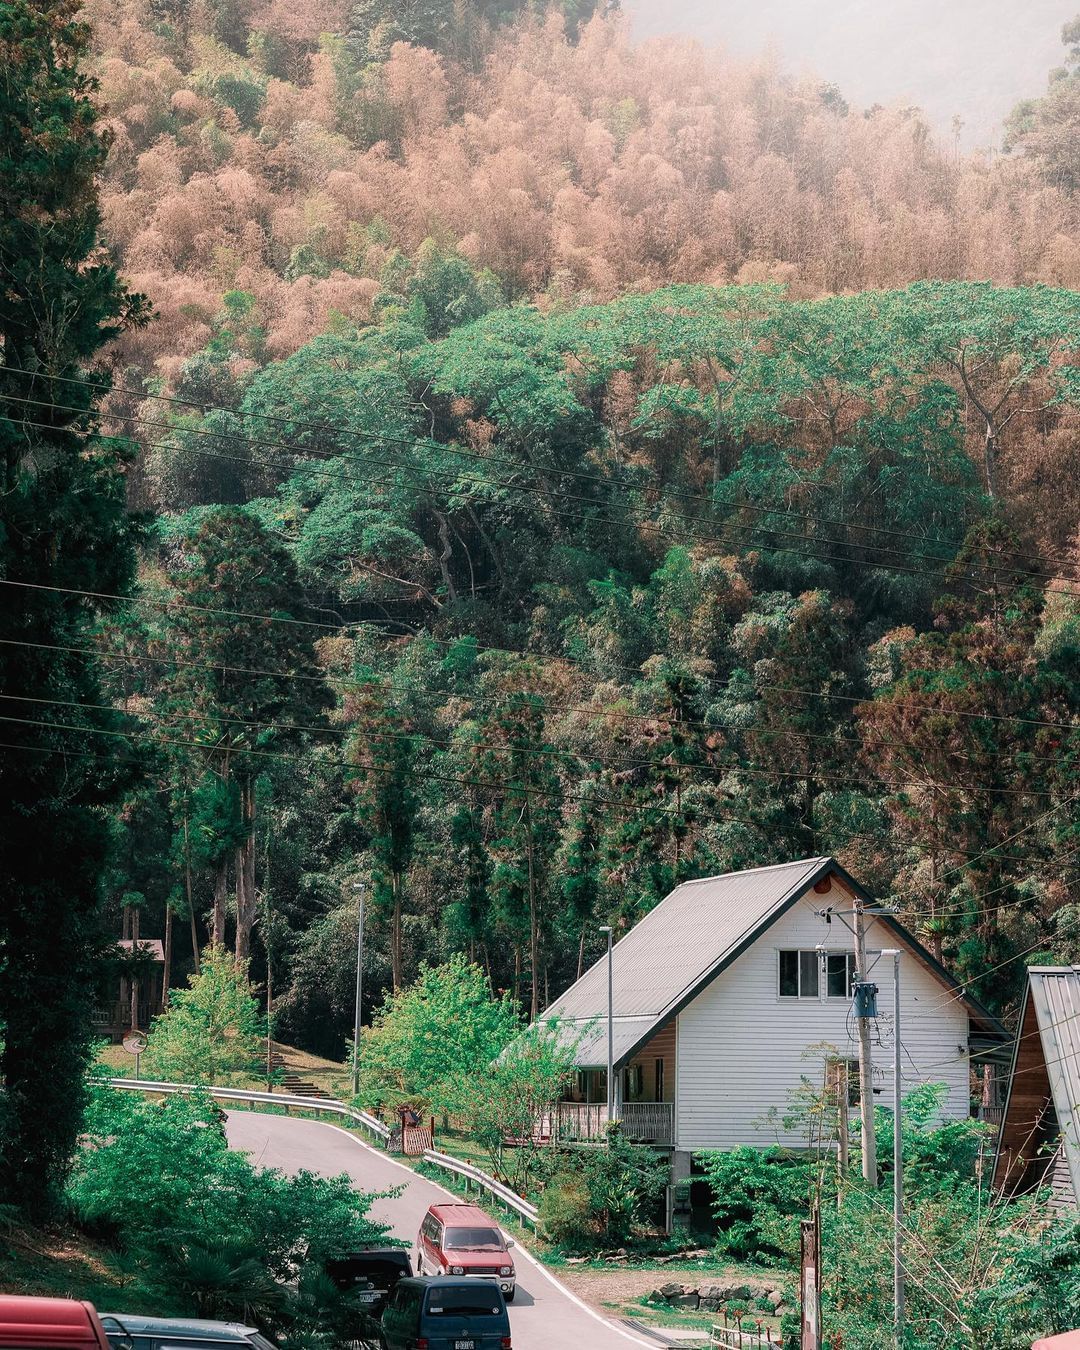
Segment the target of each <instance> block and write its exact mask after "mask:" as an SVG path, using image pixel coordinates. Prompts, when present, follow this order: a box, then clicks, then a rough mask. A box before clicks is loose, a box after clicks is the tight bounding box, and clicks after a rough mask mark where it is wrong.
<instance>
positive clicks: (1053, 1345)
mask: <svg viewBox="0 0 1080 1350" xmlns="http://www.w3.org/2000/svg"><path fill="white" fill-rule="evenodd" d="M1031 1350H1080V1331H1066V1332H1064V1333H1063V1334H1062V1335H1060V1336H1045V1337H1044V1338H1043V1339H1042V1340H1041V1341H1036V1342H1035V1344H1034V1345H1033V1346H1032V1347H1031Z"/></svg>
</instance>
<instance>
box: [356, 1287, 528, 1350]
mask: <svg viewBox="0 0 1080 1350" xmlns="http://www.w3.org/2000/svg"><path fill="white" fill-rule="evenodd" d="M382 1343H383V1347H384V1350H510V1315H509V1313H508V1312H507V1311H506V1300H505V1299H504V1298H503V1295H502V1290H501V1289H500V1288H499V1286H498V1285H497V1284H494V1283H493V1282H492V1281H491V1280H477V1279H469V1278H468V1277H465V1278H463V1277H461V1276H453V1275H447V1276H442V1277H440V1278H439V1279H435V1280H421V1279H418V1278H415V1277H413V1278H411V1279H406V1280H399V1281H398V1283H397V1287H396V1288H395V1289H394V1292H393V1295H392V1296H391V1299H390V1302H389V1303H388V1304H387V1306H386V1311H385V1312H384V1313H383V1316H382Z"/></svg>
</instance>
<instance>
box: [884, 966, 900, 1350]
mask: <svg viewBox="0 0 1080 1350" xmlns="http://www.w3.org/2000/svg"><path fill="white" fill-rule="evenodd" d="M881 954H882V956H891V957H892V959H893V1345H894V1346H895V1350H903V1345H904V1140H903V1131H902V1129H901V1116H900V1105H901V1090H900V952H899V950H898V949H897V948H893V949H892V951H883V952H882V953H881Z"/></svg>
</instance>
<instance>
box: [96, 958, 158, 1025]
mask: <svg viewBox="0 0 1080 1350" xmlns="http://www.w3.org/2000/svg"><path fill="white" fill-rule="evenodd" d="M110 964H111V966H112V977H111V978H110V979H109V981H108V983H107V985H106V986H105V987H104V988H103V989H102V991H101V993H100V995H99V997H98V1001H97V1005H96V1007H95V1008H94V1009H93V1011H92V1013H91V1021H92V1022H93V1026H94V1032H95V1034H96V1035H98V1036H102V1037H108V1039H109V1040H111V1041H114V1042H119V1041H121V1040H123V1038H124V1036H125V1034H126V1033H127V1032H128V1031H130V1030H131V1029H132V1028H136V1029H138V1030H142V1031H145V1030H146V1029H147V1027H149V1025H150V1023H151V1021H152V1020H153V1018H155V1017H156V1016H157V1015H158V1013H159V1012H161V1009H162V1003H163V999H164V994H165V988H164V985H165V948H164V946H163V944H162V941H161V939H160V938H138V939H136V940H133V939H131V938H121V939H120V941H119V942H117V943H116V944H115V949H114V952H113V960H112V962H111V963H110Z"/></svg>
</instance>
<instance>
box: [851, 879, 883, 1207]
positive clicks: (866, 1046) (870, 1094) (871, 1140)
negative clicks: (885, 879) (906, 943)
mask: <svg viewBox="0 0 1080 1350" xmlns="http://www.w3.org/2000/svg"><path fill="white" fill-rule="evenodd" d="M854 927H855V965H856V968H857V978H858V983H857V985H856V987H855V1002H856V1007H855V1025H856V1026H857V1027H858V1029H859V1115H860V1117H861V1120H862V1174H863V1177H864V1178H865V1180H866V1182H867V1183H868V1184H869V1185H871V1186H875V1187H876V1186H877V1184H878V1168H877V1137H876V1135H875V1134H874V1060H873V1054H872V1052H871V1049H870V1015H869V1013H868V1010H867V1009H866V1008H865V1007H860V1006H859V1001H860V994H861V991H862V990H863V989H864V988H866V987H868V981H867V960H866V915H865V912H864V908H863V902H862V900H861V899H859V898H858V897H856V898H855V903H854Z"/></svg>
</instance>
